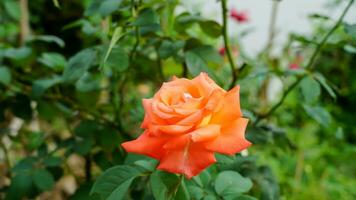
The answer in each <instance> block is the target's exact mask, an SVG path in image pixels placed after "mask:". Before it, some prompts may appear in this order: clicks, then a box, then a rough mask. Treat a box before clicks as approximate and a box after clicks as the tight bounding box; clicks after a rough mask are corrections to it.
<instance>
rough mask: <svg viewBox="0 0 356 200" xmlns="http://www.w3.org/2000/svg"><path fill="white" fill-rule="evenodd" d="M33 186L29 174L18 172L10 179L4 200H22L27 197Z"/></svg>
mask: <svg viewBox="0 0 356 200" xmlns="http://www.w3.org/2000/svg"><path fill="white" fill-rule="evenodd" d="M32 186H33V182H32V177H31V175H30V173H29V172H25V171H23V172H20V173H17V174H16V175H15V177H13V178H12V179H11V184H10V187H9V189H8V190H7V192H6V197H5V200H14V199H23V197H24V196H26V195H28V194H29V193H30V192H31V190H32V189H33V188H32Z"/></svg>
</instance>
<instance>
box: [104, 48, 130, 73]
mask: <svg viewBox="0 0 356 200" xmlns="http://www.w3.org/2000/svg"><path fill="white" fill-rule="evenodd" d="M128 67H129V56H128V54H127V53H126V51H125V50H124V49H123V48H122V47H120V46H115V47H113V48H112V50H111V52H110V54H109V56H108V58H107V59H106V61H105V62H104V70H105V71H106V70H109V69H110V70H112V71H114V72H123V71H125V70H126V69H127V68H128Z"/></svg>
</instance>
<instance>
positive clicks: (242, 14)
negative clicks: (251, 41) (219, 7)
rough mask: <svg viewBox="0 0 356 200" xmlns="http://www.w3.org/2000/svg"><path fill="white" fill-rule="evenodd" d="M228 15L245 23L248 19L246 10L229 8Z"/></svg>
mask: <svg viewBox="0 0 356 200" xmlns="http://www.w3.org/2000/svg"><path fill="white" fill-rule="evenodd" d="M230 17H231V18H233V19H234V20H235V21H237V22H239V23H246V22H248V21H249V17H248V13H247V11H237V10H236V9H235V8H232V9H231V11H230Z"/></svg>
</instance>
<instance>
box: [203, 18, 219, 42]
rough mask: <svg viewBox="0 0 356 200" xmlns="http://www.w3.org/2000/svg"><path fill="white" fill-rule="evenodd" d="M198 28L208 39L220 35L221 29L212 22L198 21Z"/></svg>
mask: <svg viewBox="0 0 356 200" xmlns="http://www.w3.org/2000/svg"><path fill="white" fill-rule="evenodd" d="M199 26H200V28H201V29H202V30H203V31H204V33H206V34H207V35H209V36H210V37H213V38H217V37H219V36H220V35H221V33H222V27H221V25H220V24H219V23H217V22H216V21H213V20H207V21H199Z"/></svg>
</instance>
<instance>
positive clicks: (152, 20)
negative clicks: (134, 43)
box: [132, 8, 161, 35]
mask: <svg viewBox="0 0 356 200" xmlns="http://www.w3.org/2000/svg"><path fill="white" fill-rule="evenodd" d="M159 22H160V21H159V15H158V14H157V13H156V12H155V11H154V10H153V9H151V8H147V9H144V10H142V11H141V12H140V14H139V15H138V17H137V19H136V20H135V21H133V22H132V25H133V26H139V27H140V29H139V31H140V34H141V35H144V34H146V33H151V32H156V31H159V30H160V29H161V28H160V25H159Z"/></svg>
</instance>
